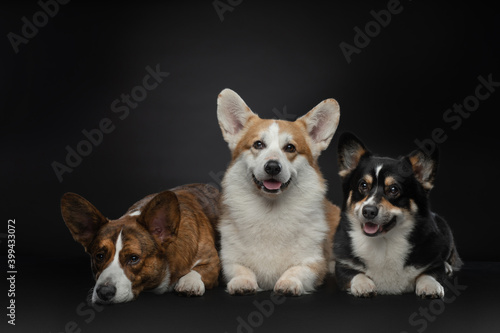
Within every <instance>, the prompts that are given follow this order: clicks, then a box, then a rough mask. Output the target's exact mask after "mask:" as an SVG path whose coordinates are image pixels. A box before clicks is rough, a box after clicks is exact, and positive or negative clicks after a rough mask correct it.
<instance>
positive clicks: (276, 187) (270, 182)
mask: <svg viewBox="0 0 500 333" xmlns="http://www.w3.org/2000/svg"><path fill="white" fill-rule="evenodd" d="M252 178H253V181H254V183H255V185H257V186H258V187H259V188H260V189H261V190H263V191H265V192H267V193H278V191H280V190H284V189H285V188H286V187H287V186H288V185H289V184H290V181H291V180H292V179H291V178H290V179H289V180H288V181H287V182H286V183H282V182H280V181H278V180H276V179H272V178H271V179H266V180H262V181H260V180H258V179H257V178H256V177H255V175H254V174H252Z"/></svg>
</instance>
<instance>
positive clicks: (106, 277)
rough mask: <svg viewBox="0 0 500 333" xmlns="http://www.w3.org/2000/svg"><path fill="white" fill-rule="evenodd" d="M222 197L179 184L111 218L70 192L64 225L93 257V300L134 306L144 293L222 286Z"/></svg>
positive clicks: (211, 189) (199, 291)
mask: <svg viewBox="0 0 500 333" xmlns="http://www.w3.org/2000/svg"><path fill="white" fill-rule="evenodd" d="M219 197H220V194H219V191H218V190H217V189H216V188H214V187H212V186H209V185H204V184H192V185H185V186H179V187H176V188H174V189H172V190H170V191H164V192H161V193H159V194H152V195H149V196H147V197H145V198H144V199H142V200H140V201H138V202H136V203H135V204H134V205H133V206H132V207H130V208H129V209H128V210H127V212H126V213H125V215H123V216H122V217H120V218H119V219H117V220H109V219H107V218H105V217H104V216H103V215H102V214H101V213H100V212H99V211H98V210H97V209H96V208H95V207H94V206H93V205H92V204H91V203H90V202H88V201H87V200H85V199H84V198H83V197H81V196H79V195H78V194H75V193H66V194H64V196H63V197H62V199H61V210H62V216H63V218H64V221H65V222H66V225H67V227H68V229H69V230H70V232H71V234H72V235H73V238H74V239H75V240H76V241H77V242H79V243H80V244H82V245H83V247H84V248H85V251H86V252H87V253H88V254H89V255H90V258H91V266H92V272H93V273H94V277H95V279H96V285H95V287H94V288H93V292H92V302H94V303H96V302H97V303H103V304H109V303H122V302H128V301H131V300H133V299H135V298H136V297H137V296H138V295H139V293H140V292H141V291H143V290H152V291H154V292H156V293H158V294H162V293H164V292H166V291H171V290H172V289H174V290H175V291H177V292H178V293H181V294H185V295H187V296H192V295H193V296H200V295H203V294H204V292H205V289H206V288H207V289H209V288H212V287H214V286H216V285H217V281H218V276H219V271H220V261H219V256H218V255H217V249H216V233H215V232H216V230H215V229H216V223H217V219H218V215H219V211H218V209H219V208H218V206H219Z"/></svg>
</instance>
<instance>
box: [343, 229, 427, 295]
mask: <svg viewBox="0 0 500 333" xmlns="http://www.w3.org/2000/svg"><path fill="white" fill-rule="evenodd" d="M412 226H413V223H411V221H405V222H404V223H401V224H400V225H398V226H397V227H395V228H394V229H393V230H391V231H389V232H388V233H387V234H385V235H382V236H378V237H368V236H366V235H364V233H363V232H362V231H361V228H356V227H355V226H353V227H354V228H353V230H352V231H350V233H349V235H350V237H351V240H352V245H353V246H352V247H353V252H354V255H355V256H357V257H359V258H361V259H362V261H363V262H364V263H365V268H364V269H362V268H360V267H355V268H356V269H358V270H360V271H363V272H364V273H365V274H366V275H367V276H368V277H369V278H370V279H372V280H373V282H374V283H375V286H376V291H377V293H379V294H399V293H404V292H411V291H414V290H415V279H416V278H417V276H418V275H420V274H421V273H422V272H423V271H424V270H425V267H422V268H415V267H413V266H405V263H406V259H407V257H408V255H409V253H410V251H411V249H412V245H411V244H410V243H409V241H408V239H407V236H408V234H409V233H410V231H411V229H412Z"/></svg>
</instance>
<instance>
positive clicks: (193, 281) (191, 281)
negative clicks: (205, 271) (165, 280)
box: [175, 271, 205, 296]
mask: <svg viewBox="0 0 500 333" xmlns="http://www.w3.org/2000/svg"><path fill="white" fill-rule="evenodd" d="M175 291H176V292H178V293H179V294H181V295H185V296H202V295H203V294H204V293H205V284H204V283H203V281H202V280H201V275H200V274H199V273H198V272H196V271H191V272H189V273H188V274H186V275H184V276H183V277H181V278H180V279H179V282H177V284H176V285H175Z"/></svg>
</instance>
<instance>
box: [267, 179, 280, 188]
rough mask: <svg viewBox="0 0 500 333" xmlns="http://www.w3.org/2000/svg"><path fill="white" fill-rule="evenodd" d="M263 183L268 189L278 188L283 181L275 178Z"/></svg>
mask: <svg viewBox="0 0 500 333" xmlns="http://www.w3.org/2000/svg"><path fill="white" fill-rule="evenodd" d="M263 183H264V186H265V187H266V188H267V189H268V190H278V189H279V188H280V187H281V182H279V181H277V180H274V179H269V180H264V181H263Z"/></svg>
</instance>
